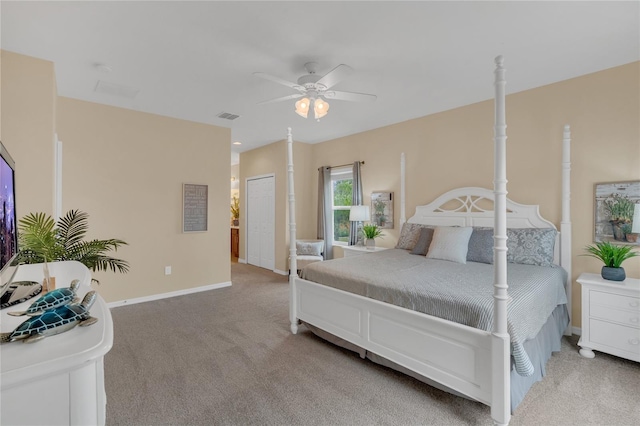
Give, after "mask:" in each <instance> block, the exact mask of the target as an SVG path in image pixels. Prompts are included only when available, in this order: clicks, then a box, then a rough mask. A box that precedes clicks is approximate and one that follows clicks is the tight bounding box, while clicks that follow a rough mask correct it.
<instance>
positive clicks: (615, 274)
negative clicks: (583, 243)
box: [582, 241, 640, 281]
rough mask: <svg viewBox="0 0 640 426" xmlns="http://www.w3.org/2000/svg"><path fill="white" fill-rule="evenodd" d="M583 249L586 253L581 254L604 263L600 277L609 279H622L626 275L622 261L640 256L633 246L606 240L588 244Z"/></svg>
mask: <svg viewBox="0 0 640 426" xmlns="http://www.w3.org/2000/svg"><path fill="white" fill-rule="evenodd" d="M585 250H586V251H587V254H583V255H582V256H590V257H595V258H596V259H600V260H601V261H602V262H603V263H604V266H603V267H602V271H601V272H600V273H601V275H602V278H604V279H605V280H609V281H624V280H625V278H626V277H627V276H626V274H625V272H624V268H623V267H622V266H621V265H622V262H624V261H625V260H627V259H630V258H632V257H636V256H640V253H638V252H637V251H633V246H619V245H615V244H611V243H610V242H608V241H603V242H599V243H596V244H595V245H589V246H587V247H585Z"/></svg>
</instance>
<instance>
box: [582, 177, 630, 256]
mask: <svg viewBox="0 0 640 426" xmlns="http://www.w3.org/2000/svg"><path fill="white" fill-rule="evenodd" d="M593 192H594V204H593V205H594V225H595V227H594V241H595V242H601V241H609V242H615V243H616V244H638V233H637V232H632V231H634V228H637V227H638V224H636V226H635V227H634V226H633V225H634V224H633V217H634V211H635V209H636V204H638V203H640V180H636V181H627V182H609V183H596V184H595V185H594V190H593ZM637 208H638V209H640V207H637Z"/></svg>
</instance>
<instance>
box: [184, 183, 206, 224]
mask: <svg viewBox="0 0 640 426" xmlns="http://www.w3.org/2000/svg"><path fill="white" fill-rule="evenodd" d="M208 205H209V186H208V185H198V184H193V183H185V184H183V185H182V232H205V231H206V230H207V218H208Z"/></svg>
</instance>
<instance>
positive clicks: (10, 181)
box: [0, 142, 18, 285]
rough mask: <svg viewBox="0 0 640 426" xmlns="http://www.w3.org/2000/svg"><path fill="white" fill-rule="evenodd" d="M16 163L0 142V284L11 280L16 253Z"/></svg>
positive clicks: (14, 267)
mask: <svg viewBox="0 0 640 426" xmlns="http://www.w3.org/2000/svg"><path fill="white" fill-rule="evenodd" d="M15 170H16V164H15V162H14V161H13V159H12V158H11V156H10V155H9V152H7V150H6V148H5V147H4V145H3V144H2V142H0V279H1V281H0V285H1V284H7V283H8V282H10V281H11V278H12V275H13V273H15V269H16V265H15V262H14V261H15V258H16V255H17V253H18V224H17V218H16V173H15Z"/></svg>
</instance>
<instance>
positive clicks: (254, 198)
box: [247, 176, 275, 270]
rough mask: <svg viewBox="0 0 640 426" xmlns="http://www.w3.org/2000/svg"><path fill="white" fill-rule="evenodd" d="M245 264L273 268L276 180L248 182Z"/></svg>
mask: <svg viewBox="0 0 640 426" xmlns="http://www.w3.org/2000/svg"><path fill="white" fill-rule="evenodd" d="M247 263H249V264H251V265H256V266H260V267H261V268H266V269H270V270H273V269H274V268H275V177H274V176H267V177H259V178H254V179H248V180H247Z"/></svg>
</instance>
